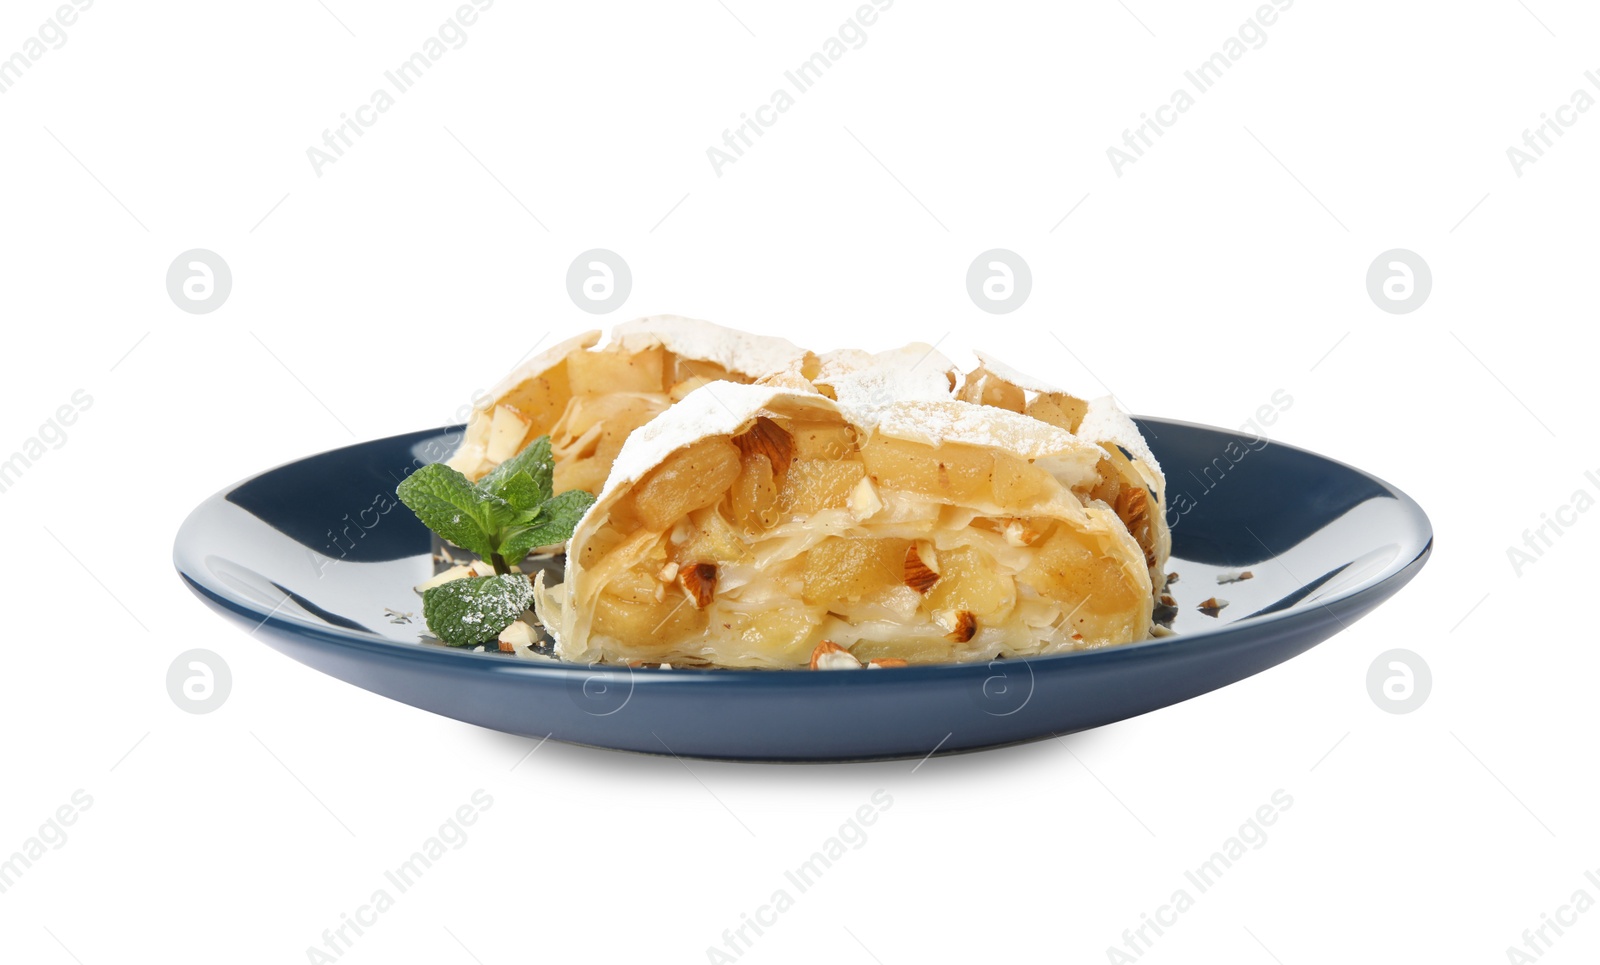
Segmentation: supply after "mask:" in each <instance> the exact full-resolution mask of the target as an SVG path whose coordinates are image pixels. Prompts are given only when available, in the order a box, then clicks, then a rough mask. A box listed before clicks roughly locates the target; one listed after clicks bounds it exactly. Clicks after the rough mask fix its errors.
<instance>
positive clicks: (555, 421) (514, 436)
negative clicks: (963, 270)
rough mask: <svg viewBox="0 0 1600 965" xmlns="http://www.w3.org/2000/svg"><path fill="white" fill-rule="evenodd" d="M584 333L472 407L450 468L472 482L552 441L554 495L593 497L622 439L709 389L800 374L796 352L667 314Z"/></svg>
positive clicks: (784, 344)
mask: <svg viewBox="0 0 1600 965" xmlns="http://www.w3.org/2000/svg"><path fill="white" fill-rule="evenodd" d="M599 342H600V333H599V332H598V331H593V332H585V333H583V334H582V335H579V336H576V337H575V338H571V339H568V340H567V341H565V342H562V343H561V344H559V345H557V346H555V347H554V348H551V349H549V350H548V351H545V352H543V353H541V354H540V355H538V356H536V357H534V358H533V359H531V360H530V361H528V362H527V363H526V364H524V365H522V366H520V367H519V368H518V369H517V370H516V371H515V372H512V373H511V374H510V375H509V376H507V377H506V378H505V379H504V380H503V381H501V383H500V384H499V385H497V386H496V387H495V388H494V389H492V390H491V391H489V392H488V393H486V394H485V395H484V396H483V397H481V398H480V399H479V400H477V404H476V408H475V409H474V410H473V413H472V418H471V420H470V421H469V422H468V423H467V430H466V434H465V435H464V436H463V438H462V441H461V445H460V446H459V448H457V450H456V453H455V455H453V456H451V458H450V460H449V465H450V467H451V468H453V469H455V470H457V471H459V472H461V473H462V474H464V475H465V476H466V477H467V478H468V479H471V480H473V481H476V480H478V479H481V478H482V477H483V476H485V475H487V474H488V473H489V471H490V470H491V469H493V468H494V467H495V466H498V465H499V464H500V463H502V462H504V461H506V460H507V459H510V458H511V457H512V456H514V455H516V454H517V453H519V452H521V451H522V450H523V449H524V448H525V447H526V446H527V445H528V444H529V443H531V442H532V441H533V440H535V439H537V438H539V437H540V436H544V435H548V436H550V446H551V454H552V456H553V457H554V459H555V491H556V492H565V491H566V490H568V489H584V490H588V491H589V492H592V493H598V492H599V491H600V489H601V487H602V486H604V485H605V481H606V477H607V476H608V475H609V474H610V472H611V464H612V462H613V461H614V460H615V459H616V457H617V453H618V452H620V451H621V449H622V444H623V442H625V441H626V440H627V438H628V436H629V435H630V434H631V433H632V432H633V431H634V430H635V429H638V428H639V427H640V426H642V425H644V424H645V423H647V422H649V421H650V420H651V419H654V418H655V417H656V416H658V415H660V414H661V413H663V412H665V411H666V410H667V408H668V407H669V406H671V405H672V404H673V403H674V402H677V401H678V400H679V399H682V398H683V397H684V396H686V395H688V394H689V393H690V392H692V391H693V390H695V389H696V388H699V387H700V386H702V385H705V384H706V383H708V382H715V381H723V380H725V381H731V382H754V381H756V380H757V379H759V378H762V377H765V376H769V375H773V374H775V373H780V372H794V373H801V372H803V371H804V370H805V369H806V362H807V359H810V360H812V361H813V362H814V361H815V358H814V356H810V355H809V354H808V353H807V352H806V351H805V350H804V349H801V348H799V347H798V346H796V345H794V344H792V343H790V342H788V341H786V340H784V339H781V338H769V337H766V336H761V335H751V334H749V333H746V332H740V331H735V330H734V329H730V328H723V327H722V326H720V325H713V324H711V323H710V322H702V321H697V320H695V319H690V318H679V317H677V316H673V315H660V316H655V317H653V318H641V319H638V320H636V321H632V322H627V323H625V324H622V325H619V326H617V327H616V328H615V329H614V330H613V331H612V333H611V339H610V341H609V342H608V343H607V344H606V345H604V346H602V347H600V348H596V347H595V346H596V345H597V344H598V343H599Z"/></svg>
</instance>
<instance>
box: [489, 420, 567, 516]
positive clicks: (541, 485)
mask: <svg viewBox="0 0 1600 965" xmlns="http://www.w3.org/2000/svg"><path fill="white" fill-rule="evenodd" d="M555 471H556V463H555V458H554V457H552V456H551V455H550V437H549V436H540V437H539V438H537V439H535V440H533V441H532V442H530V443H529V444H528V447H527V448H526V449H523V450H522V451H521V452H519V453H517V454H516V455H514V456H512V457H511V458H510V459H507V460H506V461H505V462H502V463H501V464H500V465H498V466H496V467H494V469H493V470H491V471H490V472H489V475H487V476H484V477H483V478H482V479H480V480H478V488H479V489H481V490H483V491H484V492H486V493H493V494H494V495H496V496H499V497H501V498H502V499H510V497H509V496H508V495H507V494H506V487H507V485H508V484H510V483H511V481H512V480H514V479H515V478H516V477H517V476H519V475H522V474H524V473H526V474H527V475H528V478H529V480H530V481H531V482H532V483H533V485H534V492H535V493H537V496H538V498H537V499H535V500H533V501H532V502H530V503H529V504H528V506H537V505H538V504H539V503H542V502H544V501H545V500H547V499H549V498H550V493H551V487H552V486H553V485H554V478H555ZM517 508H518V509H525V508H527V507H524V506H519V507H517Z"/></svg>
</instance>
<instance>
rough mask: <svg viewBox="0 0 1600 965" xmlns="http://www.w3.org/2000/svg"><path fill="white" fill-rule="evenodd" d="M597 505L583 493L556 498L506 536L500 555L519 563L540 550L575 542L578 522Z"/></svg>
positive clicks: (566, 493)
mask: <svg viewBox="0 0 1600 965" xmlns="http://www.w3.org/2000/svg"><path fill="white" fill-rule="evenodd" d="M592 505H594V496H592V495H590V494H589V493H586V492H584V491H583V490H581V489H569V490H567V491H566V492H564V493H561V494H560V495H557V496H553V497H551V498H550V499H549V500H547V501H546V502H545V504H544V505H543V506H541V507H539V511H538V513H537V514H535V515H534V516H532V517H531V518H529V519H526V520H525V521H522V525H521V526H519V527H517V528H515V529H513V530H511V531H510V532H509V533H507V534H506V536H505V538H504V540H503V541H502V542H501V544H500V553H501V555H502V556H504V557H505V558H506V559H508V560H520V559H522V558H523V557H524V556H527V555H528V553H530V552H531V551H533V550H535V549H537V548H538V547H540V546H549V545H551V544H553V543H564V542H566V541H567V540H569V539H571V538H572V531H573V530H574V529H575V528H577V525H578V520H580V519H582V518H583V514H584V513H586V512H588V510H589V507H590V506H592Z"/></svg>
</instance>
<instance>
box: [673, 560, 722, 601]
mask: <svg viewBox="0 0 1600 965" xmlns="http://www.w3.org/2000/svg"><path fill="white" fill-rule="evenodd" d="M678 585H679V586H682V587H683V592H685V593H687V594H689V600H690V601H691V602H693V603H694V608H695V609H696V610H704V609H705V608H706V605H707V604H709V603H710V602H711V598H712V597H713V596H715V595H716V592H717V564H715V563H690V564H689V565H688V566H685V567H683V568H682V569H680V570H679V571H678Z"/></svg>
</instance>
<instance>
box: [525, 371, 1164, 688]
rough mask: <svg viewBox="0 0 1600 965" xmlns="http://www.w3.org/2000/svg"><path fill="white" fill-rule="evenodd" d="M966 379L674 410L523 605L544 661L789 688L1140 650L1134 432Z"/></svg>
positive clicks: (1158, 525) (644, 434)
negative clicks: (557, 580) (794, 676)
mask: <svg viewBox="0 0 1600 965" xmlns="http://www.w3.org/2000/svg"><path fill="white" fill-rule="evenodd" d="M930 356H931V357H930ZM975 377H976V378H978V379H979V381H980V382H982V380H983V379H987V380H988V384H989V390H988V391H987V392H986V391H985V390H983V389H982V388H981V387H978V386H976V385H975V383H974V382H973V381H972V380H969V381H968V383H967V384H966V385H965V386H962V385H960V384H959V383H958V381H957V377H956V376H955V374H954V372H953V370H952V369H951V368H950V366H949V365H948V363H947V362H945V361H944V360H943V359H942V358H940V357H938V356H936V355H933V353H932V350H931V349H929V348H928V347H927V346H913V347H910V348H908V349H904V350H900V351H899V352H892V353H884V354H883V355H880V356H876V357H871V356H865V355H862V354H861V353H853V354H851V355H847V356H839V357H833V358H832V359H831V360H830V357H827V356H825V357H824V359H823V364H822V366H821V371H820V372H819V373H818V374H816V375H813V376H810V377H809V380H807V379H798V378H792V377H791V378H788V379H776V380H772V381H771V383H770V384H765V385H739V384H733V383H728V382H720V383H712V384H708V385H705V386H702V387H700V388H698V389H695V390H694V391H692V392H691V393H689V394H688V395H687V396H686V397H685V398H684V399H683V400H682V401H681V402H679V403H678V404H677V405H675V406H673V407H672V408H671V409H670V410H669V411H667V412H666V413H665V414H663V415H661V416H660V417H658V418H656V419H655V420H654V421H652V422H650V423H649V424H647V425H645V426H644V427H643V428H641V429H639V430H638V431H636V432H635V433H634V434H633V436H632V438H631V439H629V441H628V442H627V444H626V445H625V446H624V447H623V449H622V451H621V454H620V456H619V457H618V459H617V460H616V466H615V470H614V471H613V473H612V475H611V477H610V479H609V480H608V482H607V483H606V485H605V487H604V489H603V491H602V492H601V493H600V497H599V500H598V502H597V503H596V504H595V506H594V507H593V509H592V510H591V511H590V512H589V514H588V515H587V516H586V517H585V518H584V519H583V521H582V522H581V523H580V524H579V525H578V528H577V531H576V532H575V533H574V534H573V538H572V541H571V543H570V544H569V548H568V558H567V564H566V576H565V580H564V582H563V583H562V584H561V585H559V586H555V587H548V588H547V587H545V586H544V585H543V583H542V581H541V584H540V587H539V592H538V593H537V594H536V599H537V605H538V609H539V611H540V616H541V618H542V619H543V620H544V622H545V623H546V625H547V626H548V627H549V628H550V629H551V631H552V632H553V633H554V635H555V636H556V638H557V641H558V643H557V646H558V653H559V655H561V656H562V657H564V658H566V659H569V660H575V661H581V662H595V661H604V662H639V661H643V662H647V663H649V662H658V661H659V662H667V663H671V664H674V665H683V664H687V665H714V666H724V667H770V668H796V667H805V666H808V665H811V662H812V658H813V653H814V651H816V650H817V648H818V646H819V645H820V644H822V643H823V642H824V641H827V642H831V643H832V644H834V645H836V646H838V647H843V648H845V649H848V650H849V651H851V653H852V654H853V655H854V657H855V658H856V659H857V660H859V661H860V662H862V663H866V662H869V661H881V660H890V659H900V660H905V661H908V662H911V663H933V662H944V661H970V660H983V659H990V658H994V657H998V656H1018V655H1031V654H1045V653H1055V652H1060V651H1065V650H1072V649H1080V648H1088V647H1101V646H1110V645H1115V644H1123V643H1129V642H1132V641H1136V640H1142V639H1144V638H1145V637H1146V636H1148V635H1149V632H1150V628H1151V610H1152V602H1153V596H1154V591H1155V589H1156V585H1154V584H1153V583H1152V574H1154V573H1158V572H1159V570H1160V566H1161V565H1162V564H1164V563H1165V561H1166V560H1165V556H1166V546H1167V537H1166V530H1165V524H1164V522H1162V521H1161V516H1162V514H1161V512H1160V505H1161V501H1160V487H1161V477H1160V470H1159V468H1158V467H1157V466H1156V464H1155V460H1154V459H1153V458H1150V457H1149V454H1148V451H1147V450H1145V449H1144V445H1143V442H1142V440H1140V439H1139V437H1138V432H1137V430H1136V429H1134V427H1133V425H1132V423H1131V422H1129V421H1128V420H1127V419H1126V417H1125V416H1122V415H1121V414H1120V413H1115V415H1114V416H1113V415H1112V414H1111V413H1114V412H1115V410H1108V409H1107V408H1106V406H1105V405H1103V404H1100V403H1079V404H1078V405H1079V406H1080V407H1081V410H1082V411H1078V412H1077V413H1076V414H1075V415H1071V414H1062V415H1059V417H1058V416H1057V415H1056V414H1055V413H1054V412H1052V413H1050V416H1051V417H1050V418H1044V417H1043V416H1044V415H1045V414H1046V413H1045V412H1044V407H1045V406H1047V405H1059V406H1063V407H1066V408H1071V407H1072V406H1071V404H1069V403H1066V402H1064V401H1057V400H1050V401H1046V402H1041V401H1039V400H1040V399H1041V398H1043V395H1044V394H1046V393H1044V392H1042V391H1041V390H1039V389H1034V388H1027V387H1025V386H1024V385H1023V384H1022V383H1020V382H1017V381H1015V380H1010V379H1006V378H1004V377H1003V374H1002V373H996V372H992V371H991V372H989V373H987V374H986V375H985V376H977V374H976V373H975ZM1023 381H1026V380H1025V379H1024V380H1023ZM1002 382H1004V384H1005V386H1006V387H1005V388H1001V383H1002ZM1012 389H1015V391H1012ZM1053 391H1054V390H1050V392H1053ZM1055 394H1057V395H1060V396H1061V397H1062V399H1063V400H1066V399H1071V397H1070V396H1065V395H1064V394H1062V393H1055ZM986 395H989V396H992V398H988V397H985V396H986ZM958 396H960V397H958ZM968 397H971V398H972V399H973V400H974V401H968ZM1072 401H1073V403H1076V400H1072ZM1030 409H1032V410H1034V411H1031V412H1030V411H1029V410H1030ZM1074 428H1076V429H1078V431H1077V432H1075V431H1074ZM1085 430H1088V434H1087V435H1085V434H1084V433H1085ZM1119 446H1120V447H1121V448H1119ZM1123 449H1127V450H1128V451H1127V452H1126V453H1125V452H1123V451H1122V450H1123ZM1135 490H1137V491H1139V492H1142V493H1144V495H1143V496H1142V497H1140V496H1136V495H1133V494H1132V493H1133V491H1135ZM1141 499H1142V500H1143V501H1142V502H1141Z"/></svg>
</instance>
